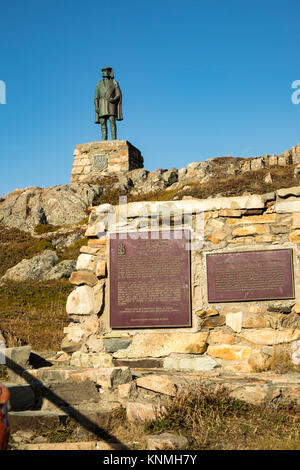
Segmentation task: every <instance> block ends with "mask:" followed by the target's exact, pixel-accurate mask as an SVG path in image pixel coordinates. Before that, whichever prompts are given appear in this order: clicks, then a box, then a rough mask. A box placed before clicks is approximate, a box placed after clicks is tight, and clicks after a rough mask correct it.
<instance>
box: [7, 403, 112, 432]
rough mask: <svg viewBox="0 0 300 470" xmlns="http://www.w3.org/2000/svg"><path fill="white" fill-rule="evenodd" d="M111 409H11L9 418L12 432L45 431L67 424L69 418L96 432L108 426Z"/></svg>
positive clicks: (88, 430) (87, 429) (89, 430)
mask: <svg viewBox="0 0 300 470" xmlns="http://www.w3.org/2000/svg"><path fill="white" fill-rule="evenodd" d="M111 411H112V410H109V409H103V410H101V411H99V410H97V411H94V410H86V409H81V408H79V409H78V410H74V409H72V410H65V411H63V410H61V411H44V410H27V411H10V412H9V413H8V419H9V424H10V428H11V432H12V433H15V432H17V431H33V432H45V431H47V430H51V429H54V428H56V427H60V426H65V425H66V424H67V421H68V418H73V419H74V420H75V421H76V422H77V423H78V426H81V427H83V428H84V429H86V431H87V432H91V433H96V432H97V431H99V430H101V429H103V428H105V427H106V426H107V424H108V421H109V419H110V416H111Z"/></svg>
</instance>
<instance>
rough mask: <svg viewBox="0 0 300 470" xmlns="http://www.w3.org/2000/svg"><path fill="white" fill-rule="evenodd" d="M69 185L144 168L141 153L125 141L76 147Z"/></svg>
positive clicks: (102, 142)
mask: <svg viewBox="0 0 300 470" xmlns="http://www.w3.org/2000/svg"><path fill="white" fill-rule="evenodd" d="M73 155H74V162H73V168H72V174H71V183H89V182H93V181H95V180H96V179H97V178H99V176H108V175H114V174H120V173H123V172H126V171H130V170H135V169H136V168H143V167H144V159H143V157H142V155H141V152H140V151H139V150H138V149H137V148H136V147H134V146H133V145H132V144H131V143H130V142H128V141H127V140H105V141H100V142H90V143H87V144H79V145H76V148H75V150H74V153H73Z"/></svg>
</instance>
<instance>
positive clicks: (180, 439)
mask: <svg viewBox="0 0 300 470" xmlns="http://www.w3.org/2000/svg"><path fill="white" fill-rule="evenodd" d="M146 442H147V449H148V450H165V449H168V450H173V449H181V450H182V449H185V448H186V447H187V445H188V443H189V441H188V440H187V438H186V437H184V436H178V435H176V434H172V433H170V432H164V433H162V434H152V436H147V438H146Z"/></svg>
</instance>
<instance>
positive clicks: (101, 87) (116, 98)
mask: <svg viewBox="0 0 300 470" xmlns="http://www.w3.org/2000/svg"><path fill="white" fill-rule="evenodd" d="M96 100H99V108H98V110H97V109H96V117H95V123H97V124H99V123H100V118H101V117H108V116H115V117H116V119H117V120H118V121H122V120H123V114H122V93H121V90H120V87H119V84H118V82H117V81H116V80H113V79H110V80H108V81H107V85H105V84H104V80H100V82H98V83H97V85H96V91H95V102H96Z"/></svg>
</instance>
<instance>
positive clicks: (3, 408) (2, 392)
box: [0, 384, 10, 450]
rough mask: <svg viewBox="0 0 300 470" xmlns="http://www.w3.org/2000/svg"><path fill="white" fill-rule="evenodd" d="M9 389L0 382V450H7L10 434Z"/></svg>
mask: <svg viewBox="0 0 300 470" xmlns="http://www.w3.org/2000/svg"><path fill="white" fill-rule="evenodd" d="M9 396H10V393H9V390H8V389H7V388H6V387H4V385H2V384H0V450H7V448H8V440H9V434H10V427H9V424H8V417H7V405H6V404H7V402H8V400H9Z"/></svg>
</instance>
